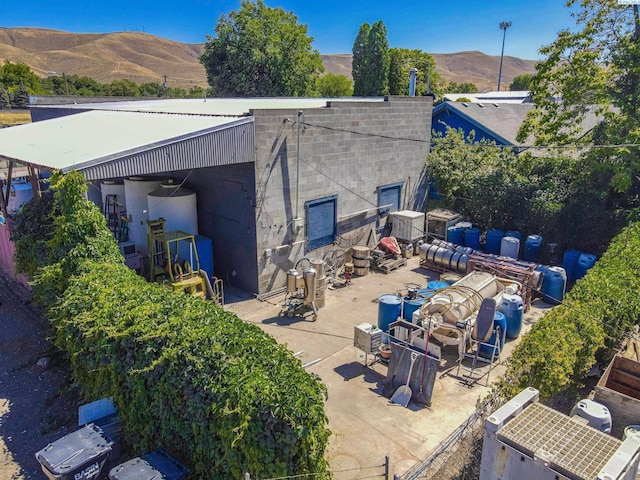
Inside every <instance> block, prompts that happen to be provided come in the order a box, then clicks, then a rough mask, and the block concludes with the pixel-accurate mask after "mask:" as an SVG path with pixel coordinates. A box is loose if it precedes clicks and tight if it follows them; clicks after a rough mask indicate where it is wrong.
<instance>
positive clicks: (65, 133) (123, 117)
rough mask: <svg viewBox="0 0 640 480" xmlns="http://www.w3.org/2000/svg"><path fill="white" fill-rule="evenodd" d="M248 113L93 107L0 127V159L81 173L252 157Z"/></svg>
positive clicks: (90, 175)
mask: <svg viewBox="0 0 640 480" xmlns="http://www.w3.org/2000/svg"><path fill="white" fill-rule="evenodd" d="M254 143H255V142H254V129H253V118H252V117H248V116H243V117H235V116H211V115H187V114H169V113H149V112H146V113H141V112H126V111H104V110H95V111H89V112H83V113H78V114H75V115H67V116H64V117H60V118H56V119H52V120H46V121H42V122H36V123H30V124H26V125H19V126H16V127H9V128H4V129H1V130H0V158H3V159H6V160H9V161H13V162H17V163H21V164H24V165H29V166H32V167H36V168H40V169H45V170H61V171H63V172H68V171H71V170H78V171H81V172H82V173H83V174H84V176H85V177H86V178H87V180H96V179H101V178H113V177H123V176H129V175H144V174H151V173H158V172H166V171H175V170H184V169H191V168H203V167H210V166H219V165H228V164H235V163H246V162H253V161H255V148H254Z"/></svg>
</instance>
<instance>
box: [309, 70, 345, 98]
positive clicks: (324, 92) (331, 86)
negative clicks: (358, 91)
mask: <svg viewBox="0 0 640 480" xmlns="http://www.w3.org/2000/svg"><path fill="white" fill-rule="evenodd" d="M316 90H317V92H318V95H320V96H321V97H348V96H350V95H353V89H352V88H351V80H349V79H348V78H347V77H346V76H345V75H335V74H333V73H325V74H324V75H323V76H321V77H319V78H318V81H317V83H316Z"/></svg>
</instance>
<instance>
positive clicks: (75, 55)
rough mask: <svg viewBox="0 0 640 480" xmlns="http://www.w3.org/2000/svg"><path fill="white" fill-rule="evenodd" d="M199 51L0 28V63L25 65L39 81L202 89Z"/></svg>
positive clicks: (141, 40) (129, 36)
mask: <svg viewBox="0 0 640 480" xmlns="http://www.w3.org/2000/svg"><path fill="white" fill-rule="evenodd" d="M202 48H203V46H202V45H189V44H185V43H179V42H174V41H171V40H166V39H164V38H160V37H156V36H153V35H148V34H144V33H138V32H120V33H109V34H84V33H83V34H76V33H67V32H61V31H57V30H47V29H41V28H0V59H3V60H4V59H8V60H11V61H19V62H24V63H26V64H27V65H29V66H30V67H31V68H32V69H33V71H34V72H36V73H37V74H38V75H41V76H45V75H46V74H47V72H49V71H56V72H58V74H60V73H62V72H64V73H66V74H67V75H72V74H77V75H86V76H88V77H91V78H93V79H95V80H97V81H98V82H101V83H107V82H110V81H112V80H116V79H124V78H127V79H130V80H133V81H134V82H136V83H145V82H158V83H161V82H163V81H164V75H166V76H167V83H168V84H169V86H179V87H183V88H185V87H186V88H188V87H190V86H193V85H199V86H202V87H206V86H207V80H206V75H205V71H204V67H203V66H202V65H201V64H200V62H199V60H198V58H199V55H200V53H201V51H202Z"/></svg>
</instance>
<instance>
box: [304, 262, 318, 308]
mask: <svg viewBox="0 0 640 480" xmlns="http://www.w3.org/2000/svg"><path fill="white" fill-rule="evenodd" d="M303 278H304V300H303V302H304V303H305V304H307V305H309V304H311V303H312V302H313V301H314V300H315V298H316V270H315V269H314V268H307V269H306V270H305V271H304V273H303Z"/></svg>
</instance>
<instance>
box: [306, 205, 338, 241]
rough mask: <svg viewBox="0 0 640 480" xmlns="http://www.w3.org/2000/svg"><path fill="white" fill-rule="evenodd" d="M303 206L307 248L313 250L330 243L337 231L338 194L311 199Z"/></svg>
mask: <svg viewBox="0 0 640 480" xmlns="http://www.w3.org/2000/svg"><path fill="white" fill-rule="evenodd" d="M304 206H305V208H306V211H307V241H308V244H307V248H308V249H309V250H313V249H315V248H319V247H323V246H325V245H330V244H332V243H333V242H334V241H335V239H336V235H337V232H338V223H337V216H338V215H337V212H338V196H337V195H333V196H331V197H324V198H321V199H318V200H311V201H309V202H305V204H304Z"/></svg>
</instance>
